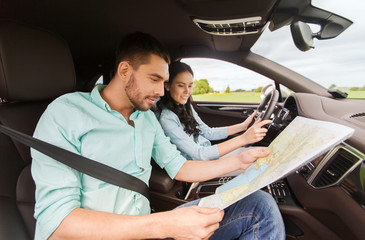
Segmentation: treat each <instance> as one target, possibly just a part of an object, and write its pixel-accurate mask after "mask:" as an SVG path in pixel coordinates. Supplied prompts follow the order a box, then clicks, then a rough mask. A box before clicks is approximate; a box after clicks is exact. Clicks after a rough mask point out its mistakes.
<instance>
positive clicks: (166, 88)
mask: <svg viewBox="0 0 365 240" xmlns="http://www.w3.org/2000/svg"><path fill="white" fill-rule="evenodd" d="M165 90H166V91H170V84H169V83H168V82H165Z"/></svg>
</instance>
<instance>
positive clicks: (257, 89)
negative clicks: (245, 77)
mask: <svg viewBox="0 0 365 240" xmlns="http://www.w3.org/2000/svg"><path fill="white" fill-rule="evenodd" d="M261 90H262V87H258V88H256V89H254V92H261Z"/></svg>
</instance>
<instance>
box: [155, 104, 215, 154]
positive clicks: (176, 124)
mask: <svg viewBox="0 0 365 240" xmlns="http://www.w3.org/2000/svg"><path fill="white" fill-rule="evenodd" d="M160 123H161V126H162V128H163V130H164V131H165V134H166V135H167V136H168V137H169V138H170V140H171V142H172V143H173V144H175V145H176V146H177V148H178V149H179V150H180V151H181V152H183V153H185V154H186V155H188V156H190V157H191V158H192V159H195V160H213V159H218V158H219V151H218V147H217V145H213V146H200V145H199V144H197V143H196V142H194V139H193V137H191V136H189V135H188V134H187V133H186V132H185V131H184V127H183V126H182V124H181V122H180V120H179V118H178V117H177V115H176V114H175V113H173V112H172V111H170V110H164V111H163V112H162V113H161V116H160Z"/></svg>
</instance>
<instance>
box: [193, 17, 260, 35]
mask: <svg viewBox="0 0 365 240" xmlns="http://www.w3.org/2000/svg"><path fill="white" fill-rule="evenodd" d="M193 22H194V23H195V24H196V25H197V26H198V27H199V28H201V29H202V30H203V31H204V32H207V33H209V34H213V35H220V36H232V35H245V34H252V33H258V32H259V31H260V30H261V29H262V27H263V26H262V23H261V17H250V18H240V19H232V20H217V21H212V20H202V19H193Z"/></svg>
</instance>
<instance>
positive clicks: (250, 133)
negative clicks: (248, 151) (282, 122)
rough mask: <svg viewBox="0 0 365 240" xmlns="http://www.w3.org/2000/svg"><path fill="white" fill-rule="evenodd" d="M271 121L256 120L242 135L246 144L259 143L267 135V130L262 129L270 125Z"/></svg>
mask: <svg viewBox="0 0 365 240" xmlns="http://www.w3.org/2000/svg"><path fill="white" fill-rule="evenodd" d="M271 122H272V121H271V120H263V121H262V120H261V119H258V120H257V121H256V122H255V123H254V124H253V125H252V126H251V127H250V128H249V129H247V131H246V132H245V133H243V134H242V137H243V138H244V141H245V143H246V144H252V143H256V142H259V141H261V140H262V139H263V138H264V137H265V136H266V133H267V129H266V128H265V127H264V126H265V125H267V124H270V123H271Z"/></svg>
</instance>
